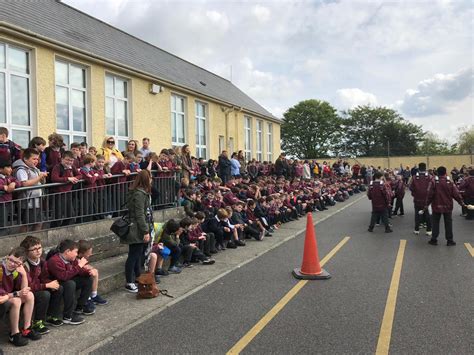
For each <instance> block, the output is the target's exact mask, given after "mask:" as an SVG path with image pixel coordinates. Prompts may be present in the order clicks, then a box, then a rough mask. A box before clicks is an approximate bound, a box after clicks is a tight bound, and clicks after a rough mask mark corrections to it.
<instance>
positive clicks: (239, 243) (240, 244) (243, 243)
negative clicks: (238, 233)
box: [235, 240, 246, 247]
mask: <svg viewBox="0 0 474 355" xmlns="http://www.w3.org/2000/svg"><path fill="white" fill-rule="evenodd" d="M235 245H237V246H239V247H244V246H245V245H246V244H245V242H243V241H241V240H236V241H235Z"/></svg>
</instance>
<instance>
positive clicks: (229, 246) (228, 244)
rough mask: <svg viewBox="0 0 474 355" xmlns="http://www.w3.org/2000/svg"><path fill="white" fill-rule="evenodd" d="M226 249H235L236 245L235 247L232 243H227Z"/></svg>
mask: <svg viewBox="0 0 474 355" xmlns="http://www.w3.org/2000/svg"><path fill="white" fill-rule="evenodd" d="M227 248H228V249H237V245H235V243H234V242H229V243H227Z"/></svg>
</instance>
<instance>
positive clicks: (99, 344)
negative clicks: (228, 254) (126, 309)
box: [79, 194, 366, 355]
mask: <svg viewBox="0 0 474 355" xmlns="http://www.w3.org/2000/svg"><path fill="white" fill-rule="evenodd" d="M365 196H366V195H365V194H361V195H360V196H358V197H357V198H355V199H354V201H351V202H350V203H348V204H347V205H345V206H343V207H341V208H339V209H337V210H334V211H331V212H330V213H328V214H327V215H325V216H324V217H322V218H321V219H319V220H317V221H316V222H314V223H313V226H316V225H317V224H319V223H321V222H323V221H325V220H326V219H328V218H330V217H332V216H334V215H335V214H337V213H339V212H341V211H343V210H345V209H346V208H348V207H350V206H352V205H353V204H355V203H357V202H359V201H360V200H362V199H363V198H364V197H365ZM287 229H288V230H295V232H294V233H292V234H290V235H288V236H287V237H285V238H283V239H281V240H280V241H278V242H277V243H275V244H273V245H271V246H270V247H269V248H268V249H266V250H263V251H261V252H258V253H256V254H254V256H253V257H250V258H249V259H247V260H245V261H243V262H241V263H239V264H237V265H235V266H234V267H232V268H230V269H229V270H227V271H224V272H223V273H221V274H219V275H217V276H216V277H213V278H211V279H210V280H208V281H206V282H204V283H203V284H201V285H200V286H197V287H195V288H193V289H192V290H190V291H188V292H186V293H185V294H183V295H181V296H179V297H177V298H175V299H173V300H171V301H169V302H168V303H166V304H165V305H163V306H162V307H160V308H157V309H155V310H153V311H151V312H149V313H148V314H146V315H145V316H142V317H140V318H139V319H136V320H135V321H133V322H132V323H130V324H128V325H126V326H124V327H123V328H121V329H120V330H119V331H116V332H114V333H113V334H111V335H109V336H107V337H106V338H104V339H103V340H101V341H99V342H97V343H96V344H94V345H92V346H90V347H88V348H86V349H84V350H81V351H80V352H79V354H81V355H85V354H89V353H91V352H93V351H94V350H97V349H99V348H100V347H102V346H104V345H106V344H108V343H110V342H112V341H113V340H114V339H115V338H117V337H119V336H120V335H122V334H124V333H126V332H127V331H128V330H130V329H132V328H134V327H136V326H137V325H139V324H141V323H143V322H146V321H147V320H149V319H150V318H152V317H154V316H155V315H157V314H159V313H161V312H163V311H164V310H166V309H168V308H169V307H172V306H173V305H175V304H176V303H178V302H180V301H182V300H184V299H186V298H187V297H189V296H191V295H193V294H194V293H196V292H199V291H200V290H202V289H203V288H205V287H207V286H209V285H211V284H213V283H214V282H216V281H218V280H220V279H222V278H223V277H225V276H226V275H227V274H229V273H231V272H232V271H234V270H235V269H238V268H240V267H242V266H244V265H246V264H248V263H250V262H252V261H253V260H255V259H257V258H258V257H260V256H262V255H264V254H266V253H268V252H269V251H271V250H273V249H275V248H277V247H279V246H280V245H282V244H284V243H286V242H288V241H289V240H291V239H294V238H296V237H297V236H298V235H300V234H301V233H303V232H304V231H305V230H306V223H305V227H304V228H287Z"/></svg>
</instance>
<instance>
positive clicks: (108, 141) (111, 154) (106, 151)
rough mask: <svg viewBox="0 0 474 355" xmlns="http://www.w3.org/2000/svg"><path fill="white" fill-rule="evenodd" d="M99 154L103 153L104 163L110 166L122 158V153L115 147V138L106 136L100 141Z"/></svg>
mask: <svg viewBox="0 0 474 355" xmlns="http://www.w3.org/2000/svg"><path fill="white" fill-rule="evenodd" d="M99 155H103V156H104V158H105V163H106V164H108V165H109V168H111V167H112V166H113V165H114V164H115V163H116V162H118V161H119V160H123V155H122V153H120V150H118V149H117V148H115V138H114V137H111V136H108V137H105V138H104V141H103V142H102V148H101V149H100V150H99Z"/></svg>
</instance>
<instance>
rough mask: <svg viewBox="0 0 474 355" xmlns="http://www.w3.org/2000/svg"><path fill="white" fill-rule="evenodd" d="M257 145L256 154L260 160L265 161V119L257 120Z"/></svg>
mask: <svg viewBox="0 0 474 355" xmlns="http://www.w3.org/2000/svg"><path fill="white" fill-rule="evenodd" d="M256 132H257V137H256V138H257V146H256V147H255V155H256V158H257V160H258V161H260V162H261V161H263V154H262V151H263V121H262V120H257V128H256Z"/></svg>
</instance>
